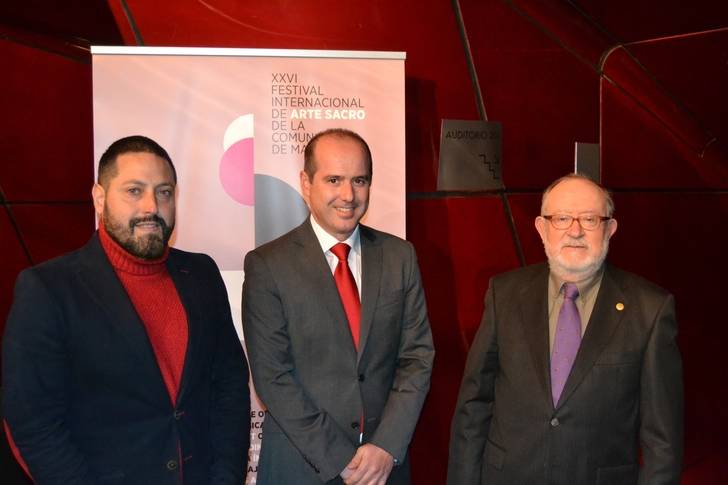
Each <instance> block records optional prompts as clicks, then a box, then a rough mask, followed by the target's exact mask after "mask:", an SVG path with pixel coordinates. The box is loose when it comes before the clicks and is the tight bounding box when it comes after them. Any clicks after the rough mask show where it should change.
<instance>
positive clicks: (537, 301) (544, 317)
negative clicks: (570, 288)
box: [518, 264, 552, 405]
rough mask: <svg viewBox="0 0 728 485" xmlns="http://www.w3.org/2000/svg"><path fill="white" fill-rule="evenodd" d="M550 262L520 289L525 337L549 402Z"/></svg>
mask: <svg viewBox="0 0 728 485" xmlns="http://www.w3.org/2000/svg"><path fill="white" fill-rule="evenodd" d="M548 277H549V271H548V266H547V265H545V264H544V265H542V267H541V268H540V269H539V270H538V271H537V273H536V275H535V276H534V278H533V279H531V281H529V282H528V283H527V284H526V285H524V286H523V288H522V289H521V293H520V296H519V298H520V301H519V302H518V303H519V306H520V308H521V317H522V328H523V333H524V338H525V340H526V341H527V342H528V346H529V348H530V354H531V358H532V360H533V366H534V369H535V371H536V374H537V375H538V382H539V384H540V385H541V391H542V392H541V395H542V396H545V397H546V398H547V400H548V403H549V405H550V404H551V402H552V399H551V378H550V377H549V374H550V360H551V359H550V357H549V311H548Z"/></svg>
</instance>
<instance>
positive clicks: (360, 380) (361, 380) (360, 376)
mask: <svg viewBox="0 0 728 485" xmlns="http://www.w3.org/2000/svg"><path fill="white" fill-rule="evenodd" d="M359 382H364V374H359Z"/></svg>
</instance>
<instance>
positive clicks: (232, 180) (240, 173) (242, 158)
mask: <svg viewBox="0 0 728 485" xmlns="http://www.w3.org/2000/svg"><path fill="white" fill-rule="evenodd" d="M254 181H255V174H254V173H253V139H252V138H243V139H242V140H239V141H237V142H235V143H234V144H233V145H231V146H230V148H228V149H227V150H226V151H225V153H224V154H223V156H222V160H220V182H221V183H222V187H223V189H225V192H227V194H228V195H229V196H230V197H232V199H233V200H235V201H236V202H239V203H241V204H243V205H250V206H252V205H255V184H254Z"/></svg>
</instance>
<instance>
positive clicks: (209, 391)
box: [3, 235, 250, 485]
mask: <svg viewBox="0 0 728 485" xmlns="http://www.w3.org/2000/svg"><path fill="white" fill-rule="evenodd" d="M167 269H168V271H169V274H170V275H171V277H172V280H173V281H174V284H175V286H176V288H177V291H178V293H179V296H180V299H181V300H182V304H183V305H184V308H185V310H186V312H187V320H188V325H189V341H188V342H189V343H188V347H187V354H186V356H185V363H184V370H183V374H182V380H181V383H180V390H179V395H178V399H177V403H176V405H173V404H172V403H171V402H170V397H169V394H168V392H167V389H166V387H165V385H164V381H163V379H162V375H161V372H160V370H159V366H158V365H157V361H156V359H155V356H154V351H153V350H152V347H151V344H150V343H149V340H148V337H147V334H146V331H145V328H144V325H143V323H142V322H141V321H140V320H139V317H138V315H137V313H136V311H135V310H134V307H133V305H132V303H131V301H130V300H129V298H128V296H127V295H126V292H125V290H124V288H123V286H122V284H121V282H120V281H119V280H118V278H117V276H116V274H115V273H114V269H113V268H112V267H111V265H110V263H109V262H108V259H107V257H106V254H105V253H104V251H103V249H102V248H101V245H100V243H99V240H98V236H97V235H94V236H93V238H92V239H91V241H90V242H89V243H88V244H86V246H84V247H83V248H81V249H79V250H77V251H75V252H73V253H70V254H68V255H66V256H62V257H60V258H57V259H54V260H52V261H48V262H46V263H44V264H41V265H39V266H36V267H33V268H30V269H28V270H25V271H23V272H22V273H21V274H20V276H19V277H18V281H17V284H16V289H15V300H14V302H13V306H12V309H11V311H10V317H9V318H8V322H7V327H6V329H5V336H4V338H3V386H4V396H3V398H4V399H3V401H4V402H3V405H4V413H5V417H6V420H7V422H8V424H9V428H10V430H11V434H12V437H13V438H14V440H15V443H16V445H17V446H18V448H19V450H20V452H21V455H22V457H23V459H24V460H25V461H26V463H27V464H28V466H29V468H30V473H31V475H32V476H33V478H34V480H35V482H36V483H37V484H63V485H69V484H122V483H123V484H133V485H139V484H150V485H151V484H154V485H160V484H173V483H175V484H176V483H181V482H180V481H179V480H180V467H179V464H178V462H177V460H178V448H177V447H178V444H180V446H181V453H182V456H183V458H184V466H183V470H182V471H183V473H184V483H185V484H208V483H216V484H217V483H229V484H235V485H240V484H241V483H242V482H243V480H244V476H245V471H246V467H247V451H248V443H249V438H250V434H249V433H250V430H249V415H250V397H249V394H248V385H247V384H248V369H247V364H246V362H245V357H244V355H243V352H242V348H241V346H240V342H239V340H238V337H237V335H236V333H235V329H234V327H233V323H232V319H231V316H230V306H229V303H228V300H227V296H226V295H227V294H226V291H225V287H224V285H223V282H222V278H221V277H220V273H219V272H218V270H217V267H216V266H215V263H214V262H213V261H212V260H211V259H210V258H209V257H208V256H205V255H202V254H193V253H187V252H183V251H178V250H175V249H172V250H171V251H170V254H169V259H168V261H167Z"/></svg>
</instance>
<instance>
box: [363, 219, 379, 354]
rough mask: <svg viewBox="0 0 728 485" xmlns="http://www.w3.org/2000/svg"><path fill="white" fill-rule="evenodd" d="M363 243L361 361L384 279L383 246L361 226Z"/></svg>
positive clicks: (372, 234)
mask: <svg viewBox="0 0 728 485" xmlns="http://www.w3.org/2000/svg"><path fill="white" fill-rule="evenodd" d="M359 236H360V241H361V286H362V288H361V327H360V334H359V354H358V356H357V362H358V361H359V360H360V359H361V356H362V355H363V353H364V348H365V347H366V343H367V338H368V337H369V331H370V330H371V328H372V319H373V318H374V310H375V309H376V307H377V300H378V299H379V288H380V286H381V285H380V284H379V282H380V280H381V277H382V246H381V245H379V244H376V240H375V236H374V233H372V232H371V231H369V230H368V228H367V227H365V226H361V225H360V226H359Z"/></svg>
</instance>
